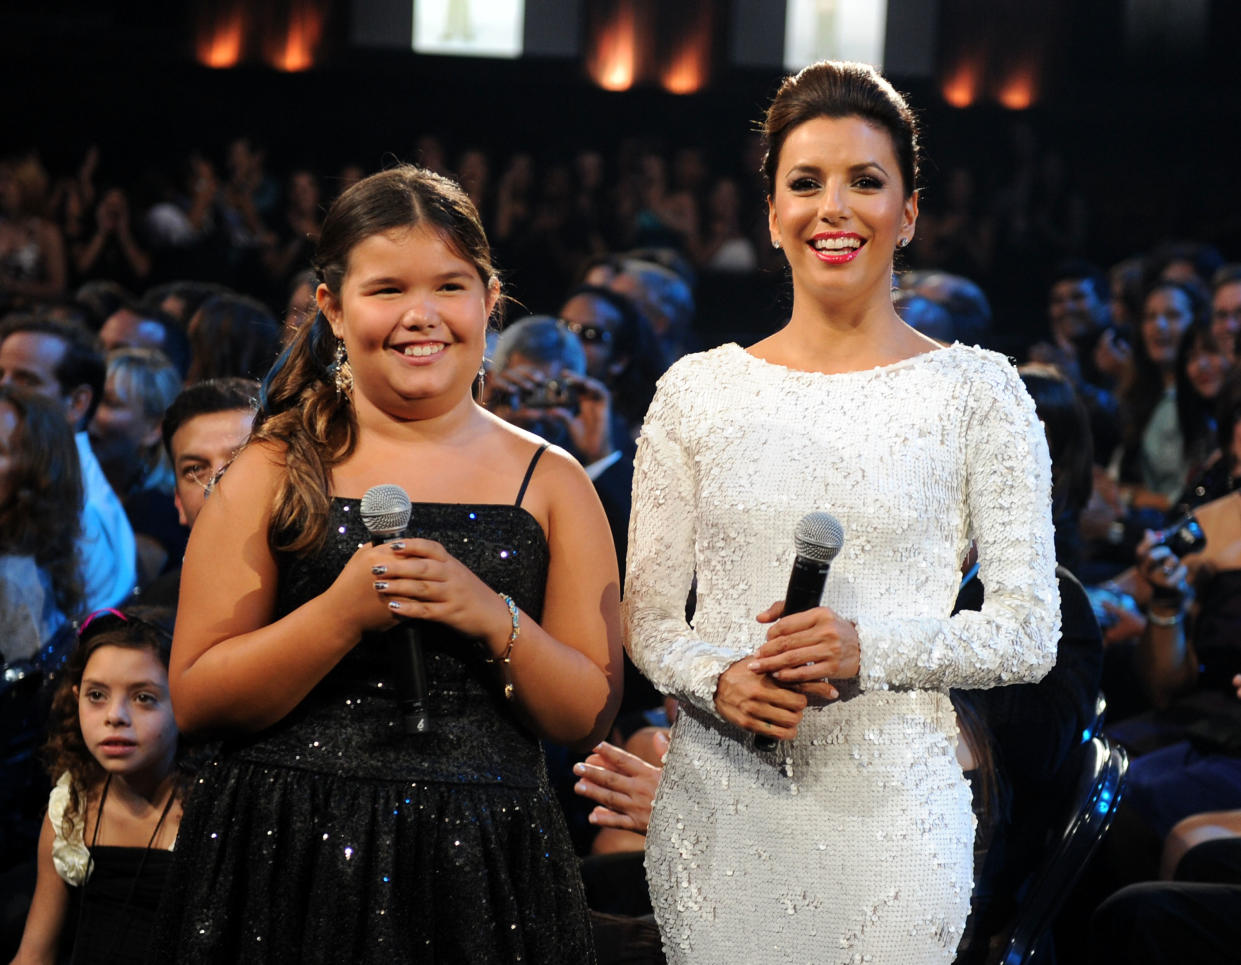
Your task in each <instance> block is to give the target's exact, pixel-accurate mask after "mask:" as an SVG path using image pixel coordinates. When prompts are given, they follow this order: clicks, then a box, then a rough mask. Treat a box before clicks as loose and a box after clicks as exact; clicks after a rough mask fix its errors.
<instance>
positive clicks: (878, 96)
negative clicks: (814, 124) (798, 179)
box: [762, 60, 919, 198]
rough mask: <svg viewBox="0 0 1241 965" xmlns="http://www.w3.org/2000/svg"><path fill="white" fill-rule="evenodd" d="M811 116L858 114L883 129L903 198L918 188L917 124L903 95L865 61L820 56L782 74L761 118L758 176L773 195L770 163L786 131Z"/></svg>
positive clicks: (773, 162) (776, 157) (774, 163)
mask: <svg viewBox="0 0 1241 965" xmlns="http://www.w3.org/2000/svg"><path fill="white" fill-rule="evenodd" d="M816 117H833V118H839V117H860V118H861V119H862V120H864V121H867V122H869V123H871V124H874V125H875V126H877V127H879V128H882V129H883V130H884V131H886V132H887V134H888V137H890V138H891V139H892V149H893V151H894V152H895V153H896V159H897V163H898V164H899V166H900V170H901V180H902V182H903V186H904V189H905V197H907V198H908V197H909V196H911V195H912V194H913V193H914V191H915V190H916V189H917V187H918V154H919V145H918V122H917V121H916V120H915V119H914V115H913V111H912V110H910V108H909V105H908V104H907V103H906V102H905V98H904V97H902V96H901V94H900V93H898V92H897V90H896V88H894V87H893V86H892V85H891V84H890V83H888V81H887V80H886V79H885V78H884V77H883V76H882V75H881V74H880V73H879V72H878V71H877V70H875V68H874V67H871V66H870V65H869V64H855V63H849V62H844V61H834V60H824V61H820V62H819V63H817V64H811V65H810V66H809V67H806V68H804V69H803V70H801V71H800V72H799V73H797V74H793V75H791V76H789V77H786V78H784V82H783V83H782V84H781V85H780V89H779V90H778V91H776V96H775V98H774V99H773V100H772V102H771V106H770V107H768V108H767V116H766V117H765V118H764V120H763V131H762V133H763V140H764V141H765V143H766V145H767V153H766V154H765V155H764V156H763V178H764V180H765V181H766V183H767V196H768V197H771V196H772V195H773V194H774V193H775V185H776V167H777V165H778V164H779V161H780V150H781V148H783V147H784V140H785V138H787V137H788V136H789V133H790V132H791V131H792V130H793V129H794V128H796V127H798V126H800V125H801V124H804V123H805V122H806V121H811V120H814V119H815V118H816Z"/></svg>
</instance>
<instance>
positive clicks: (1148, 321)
mask: <svg viewBox="0 0 1241 965" xmlns="http://www.w3.org/2000/svg"><path fill="white" fill-rule="evenodd" d="M1192 321H1193V306H1192V305H1191V304H1190V302H1189V296H1187V295H1186V294H1185V293H1184V292H1183V291H1181V290H1179V289H1177V288H1156V289H1155V290H1154V291H1153V292H1151V293H1150V294H1149V295H1147V296H1146V304H1145V305H1144V306H1143V309H1142V343H1143V345H1144V346H1145V348H1146V354H1147V355H1148V356H1149V357H1150V360H1151V361H1152V362H1154V363H1155V365H1157V366H1158V367H1160V368H1167V367H1169V366H1174V365H1175V364H1176V347H1177V344H1178V343H1179V342H1180V340H1181V336H1182V335H1183V334H1184V333H1185V329H1187V328H1188V327H1189V324H1190V322H1192Z"/></svg>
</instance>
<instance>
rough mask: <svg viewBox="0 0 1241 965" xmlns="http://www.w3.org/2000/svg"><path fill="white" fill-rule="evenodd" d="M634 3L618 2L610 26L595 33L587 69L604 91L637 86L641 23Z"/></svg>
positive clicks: (630, 0)
mask: <svg viewBox="0 0 1241 965" xmlns="http://www.w3.org/2000/svg"><path fill="white" fill-rule="evenodd" d="M637 20H638V18H637V12H636V10H635V9H634V4H633V2H632V0H622V2H620V3H617V5H616V9H615V14H614V16H613V18H612V20H611V22H610V23H606V24H603V25H602V26H601V27H600V29H599V31H598V32H597V33H596V34H595V47H594V50H593V51H592V53H591V57H590V61H589V64H588V66H587V70H588V72H589V73H590V76H591V79H592V80H594V82H595V83H596V84H598V85H599V86H600V87H602V88H603V89H604V90H614V91H622V90H629V88H630V87H632V86H633V82H634V77H635V75H636V73H637V59H638V43H637V39H638V23H637Z"/></svg>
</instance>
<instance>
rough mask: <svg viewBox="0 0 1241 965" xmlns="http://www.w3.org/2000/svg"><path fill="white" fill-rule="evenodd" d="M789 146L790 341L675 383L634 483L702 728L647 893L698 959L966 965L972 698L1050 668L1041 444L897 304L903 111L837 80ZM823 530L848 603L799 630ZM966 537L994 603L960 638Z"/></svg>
mask: <svg viewBox="0 0 1241 965" xmlns="http://www.w3.org/2000/svg"><path fill="white" fill-rule="evenodd" d="M765 133H766V136H767V141H768V154H767V158H766V160H765V162H764V167H765V172H766V174H767V178H768V185H769V191H770V194H769V197H768V207H769V220H770V227H771V240H772V244H773V245H775V246H776V247H777V248H782V249H783V250H784V252H785V254H786V257H787V258H788V262H789V266H790V268H791V271H792V280H793V309H792V314H791V317H790V319H789V322H788V324H787V325H786V326H785V327H784V328H783V329H781V330H780V331H779V332H777V333H776V334H774V335H772V336H770V337H769V338H766V339H763V340H762V341H760V342H758V343H757V344H755V345H752V346H750V347H749V348H748V349H743V348H741V347H739V346H737V345H725V346H722V347H720V348H717V349H714V350H712V351H709V352H705V353H701V354H697V355H691V356H687V357H686V358H684V359H682V360H681V361H680V362H678V363H677V364H676V365H674V366H673V367H672V368H671V369H670V370H669V371H668V372H667V374H666V375H665V376H664V378H663V379H662V380H661V382H660V386H659V390H658V393H657V394H656V397H655V400H654V402H653V403H652V404H651V408H650V411H649V412H648V414H647V418H646V423H645V425H644V427H643V430H642V437H641V441H640V444H639V449H638V459H637V464H636V470H635V475H634V502H633V515H632V520H631V529H630V540H629V577H628V581H629V582H628V597H627V601H626V604H625V613H626V618H627V630H628V646H629V648H630V653H631V655H632V657H633V659H634V662H635V663H636V664H637V665H638V667H639V668H640V669H641V670H642V671H643V672H645V673H646V674H647V675H648V676H649V677H650V678H651V680H652V681H653V682H654V683H655V685H656V686H657V687H659V688H660V689H662V690H663V691H665V692H667V693H670V694H672V695H674V696H676V697H677V698H678V699H679V700H680V701H681V703H682V708H683V712H682V714H681V715H680V717H679V718H678V720H677V723H676V727H675V729H674V732H673V739H672V745H671V748H670V750H669V752H668V755H667V761H666V766H665V770H664V776H663V779H662V781H661V783H660V789H659V795H658V798H657V800H656V802H655V807H654V811H653V814H652V819H651V827H650V833H649V836H648V839H647V856H646V866H647V877H648V880H649V883H650V888H651V897H652V901H653V904H654V908H655V914H656V918H657V920H658V922H659V926H660V930H661V932H662V935H663V941H664V947H665V952H666V954H667V956H668V960H669V961H670V962H673V963H682V962H703V963H713V965H714V963H722V962H745V963H758V962H779V963H781V965H783V963H788V962H813V963H816V965H819V963H824V962H849V963H853V962H872V961H873V962H876V963H882V965H896V963H901V962H919V963H920V962H951V961H952V959H953V956H954V953H955V950H956V946H957V943H958V941H959V940H960V937H961V932H962V929H963V927H964V925H965V919H966V914H967V912H968V908H969V897H970V891H971V887H972V862H973V854H972V847H973V837H974V820H973V816H972V814H971V810H970V791H969V787H968V785H967V783H966V781H965V778H964V777H963V774H962V770H961V767H960V765H959V764H958V762H957V758H956V755H955V747H956V740H957V722H956V717H955V715H954V713H953V710H952V705H951V703H950V702H949V698H948V688H950V687H986V686H992V685H998V684H1006V683H1013V682H1016V681H1028V680H1037V679H1038V678H1040V677H1041V676H1042V675H1043V674H1044V673H1046V671H1047V670H1048V669H1049V668H1050V666H1051V665H1052V663H1053V661H1054V659H1055V652H1056V640H1057V637H1058V632H1059V596H1058V591H1057V586H1056V580H1055V575H1054V566H1055V560H1054V554H1053V547H1052V525H1051V514H1050V485H1051V484H1050V469H1049V464H1048V456H1047V445H1046V440H1045V438H1044V435H1043V430H1042V428H1041V426H1040V425H1039V423H1038V420H1037V418H1036V417H1035V413H1034V405H1033V403H1032V402H1031V401H1030V398H1029V396H1028V395H1027V394H1026V392H1025V389H1024V388H1023V386H1022V384H1021V381H1020V380H1019V378H1018V377H1017V373H1016V371H1015V370H1014V369H1013V367H1012V366H1011V365H1010V364H1009V363H1008V362H1007V361H1006V360H1005V359H1004V358H1003V357H1001V356H999V355H996V354H994V353H991V352H986V351H983V350H981V349H977V348H967V347H965V346H962V345H953V346H951V347H948V348H943V347H941V346H940V345H939V344H938V343H935V342H932V341H930V340H929V339H927V338H924V337H923V336H921V335H919V334H918V333H916V332H915V331H914V330H913V329H911V328H909V327H908V326H906V325H905V324H904V323H903V322H902V321H901V320H900V319H899V318H898V317H897V315H896V313H895V311H894V310H893V308H892V301H891V297H890V280H891V273H892V261H893V254H894V251H895V250H896V249H897V248H901V247H904V245H905V244H907V243H908V241H909V239H910V237H912V235H913V231H914V224H915V221H916V218H917V212H918V202H917V193H916V191H915V184H916V180H915V179H916V156H917V141H916V130H915V127H914V121H913V117H912V114H911V113H910V111H909V108H908V107H907V105H906V104H905V102H904V100H903V99H902V98H901V96H900V95H899V94H898V93H897V92H896V91H895V90H893V89H892V87H891V86H890V85H889V84H888V83H887V81H885V80H884V79H883V78H882V77H881V76H880V75H879V74H877V73H876V72H875V71H874V70H873V69H872V68H870V67H866V66H862V65H857V64H841V63H830V62H829V63H821V64H816V65H814V66H811V67H808V68H806V69H805V70H803V71H802V72H801V73H800V74H798V75H796V76H794V77H790V78H788V79H786V81H785V82H784V84H783V86H782V87H781V88H780V91H779V93H778V94H777V95H776V98H775V100H774V101H773V103H772V105H771V108H770V109H769V111H768V113H767V118H766V124H765ZM816 510H822V511H827V512H830V513H832V514H833V515H834V516H836V517H837V519H839V520H840V522H841V523H842V524H843V527H844V531H845V542H844V547H843V549H842V550H841V552H840V554H839V556H837V557H836V559H835V562H834V563H833V565H832V570H831V573H830V576H829V578H828V580H827V587H826V592H825V593H824V597H823V605H822V606H820V607H818V608H815V609H812V610H808V611H805V612H803V613H798V614H791V615H790V616H788V617H785V618H781V613H782V610H783V604H782V602H776V603H774V604H773V601H782V599H783V596H784V591H785V588H786V585H787V582H788V578H789V571H790V568H791V565H792V560H793V556H794V550H793V531H794V528H795V526H796V524H797V522H798V520H799V519H800V518H801V517H802V516H803V515H804V514H805V513H807V512H811V511H816ZM971 541H976V542H977V546H978V550H979V556H980V560H981V566H982V573H981V575H982V579H983V582H984V583H985V584H986V586H987V601H986V605H985V607H984V608H983V610H982V611H981V612H976V613H961V614H958V615H956V616H950V613H951V610H952V605H953V600H954V598H955V596H956V592H957V587H958V583H959V581H960V565H961V561H962V559H963V558H964V557H965V555H966V553H967V552H968V550H969V548H970V545H971ZM695 575H696V576H697V609H696V614H695V617H694V621H693V624H692V626H690V625H687V624H686V622H685V617H684V613H685V600H686V594H687V591H688V590H689V588H690V584H691V581H692V579H693V578H694V576H695ZM756 734H758V735H763V736H767V737H772V738H776V739H778V741H779V744H778V745H777V748H776V750H774V751H764V750H761V749H758V748H756V747H755V743H754V736H755V735H756Z"/></svg>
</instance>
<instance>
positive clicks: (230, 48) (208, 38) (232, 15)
mask: <svg viewBox="0 0 1241 965" xmlns="http://www.w3.org/2000/svg"><path fill="white" fill-rule="evenodd" d="M242 28H243V23H242V13H241V11H240V10H233V11H230V12H229V13H228V14H226V15H225V16H224V17H222V18H221V19H220V20H218V21H216V22H215V23H211V24H208V25H206V26H205V27H204V28H202V29H201V30H200V31H199V38H198V44H197V48H198V49H197V53H198V62H199V63H200V64H202V65H203V66H204V67H215V68H217V69H220V68H225V67H235V66H237V62H238V61H239V60H241V37H242V33H243V29H242Z"/></svg>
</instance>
